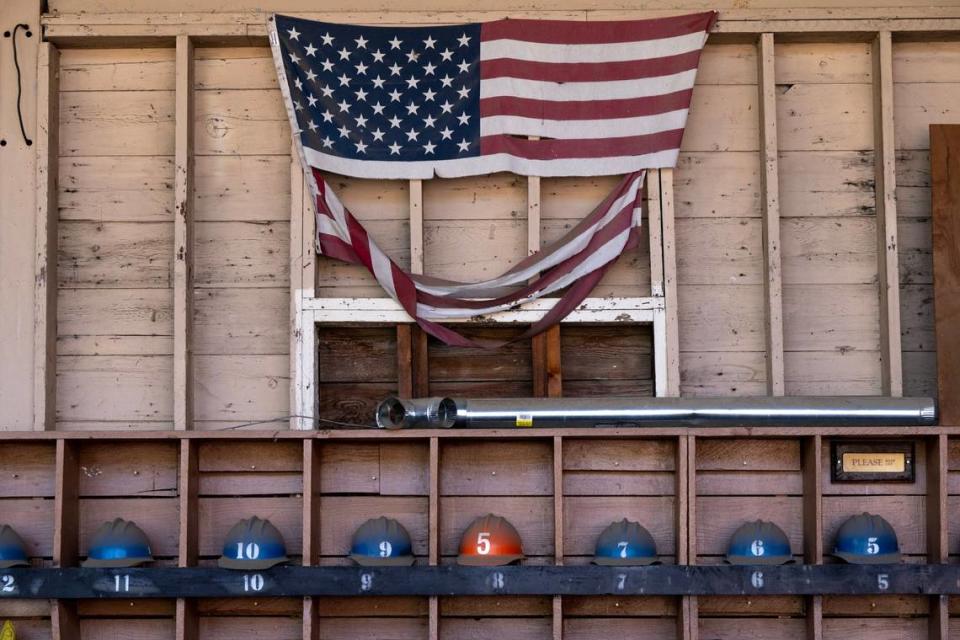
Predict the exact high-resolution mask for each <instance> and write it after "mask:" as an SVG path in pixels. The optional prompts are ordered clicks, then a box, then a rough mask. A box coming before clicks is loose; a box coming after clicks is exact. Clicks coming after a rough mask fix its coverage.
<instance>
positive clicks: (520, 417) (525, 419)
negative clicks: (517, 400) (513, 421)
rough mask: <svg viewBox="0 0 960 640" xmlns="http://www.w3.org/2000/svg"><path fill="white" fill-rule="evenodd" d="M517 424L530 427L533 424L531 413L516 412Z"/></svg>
mask: <svg viewBox="0 0 960 640" xmlns="http://www.w3.org/2000/svg"><path fill="white" fill-rule="evenodd" d="M517 426H518V427H532V426H533V415H531V414H529V413H518V414H517Z"/></svg>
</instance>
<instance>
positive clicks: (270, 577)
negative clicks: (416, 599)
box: [0, 564, 960, 599]
mask: <svg viewBox="0 0 960 640" xmlns="http://www.w3.org/2000/svg"><path fill="white" fill-rule="evenodd" d="M817 594H823V595H856V594H915V595H939V594H960V565H923V564H895V565H846V564H838V565H784V566H749V567H744V566H729V565H718V566H677V565H660V566H653V567H599V566H593V565H590V566H577V567H556V566H526V567H520V566H511V567H491V568H486V567H484V568H479V567H461V566H453V565H451V566H440V567H424V566H414V567H380V568H373V567H275V568H273V569H268V570H263V571H233V570H228V569H217V568H207V567H195V568H155V569H154V568H135V569H80V568H65V569H26V568H23V569H20V568H18V569H7V570H5V571H0V599H2V598H65V599H74V598H223V597H249V596H252V597H264V596H274V597H276V596H290V597H298V596H401V595H403V596H456V595H651V596H653V595H665V596H682V595H817Z"/></svg>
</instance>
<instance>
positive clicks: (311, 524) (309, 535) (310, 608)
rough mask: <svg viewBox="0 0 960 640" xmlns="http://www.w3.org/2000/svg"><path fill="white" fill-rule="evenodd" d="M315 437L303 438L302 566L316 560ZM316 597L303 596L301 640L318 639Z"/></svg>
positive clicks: (317, 452) (317, 464) (317, 479)
mask: <svg viewBox="0 0 960 640" xmlns="http://www.w3.org/2000/svg"><path fill="white" fill-rule="evenodd" d="M322 446H323V443H321V442H320V441H318V440H313V439H310V438H308V439H306V440H304V441H303V511H302V521H301V525H302V527H303V560H302V563H303V566H305V567H309V566H314V565H316V564H318V563H319V561H320V526H321V524H322V523H321V522H320V447H322ZM318 614H319V603H318V599H317V598H314V597H311V596H306V597H304V599H303V640H319V638H320V628H319V624H318V623H319V620H318V618H317V616H318Z"/></svg>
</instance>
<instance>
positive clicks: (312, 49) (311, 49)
mask: <svg viewBox="0 0 960 640" xmlns="http://www.w3.org/2000/svg"><path fill="white" fill-rule="evenodd" d="M306 52H307V55H308V56H310V57H312V58H316V57H317V48H316V47H315V46H313V43H312V42H308V43H307V47H306Z"/></svg>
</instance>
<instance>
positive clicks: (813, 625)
mask: <svg viewBox="0 0 960 640" xmlns="http://www.w3.org/2000/svg"><path fill="white" fill-rule="evenodd" d="M807 640H823V596H810V597H808V598H807Z"/></svg>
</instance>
